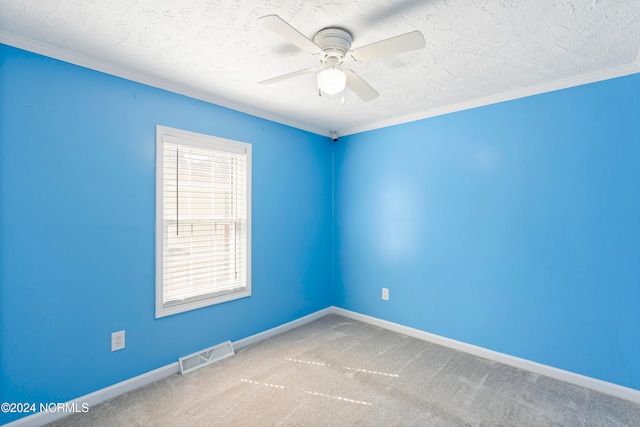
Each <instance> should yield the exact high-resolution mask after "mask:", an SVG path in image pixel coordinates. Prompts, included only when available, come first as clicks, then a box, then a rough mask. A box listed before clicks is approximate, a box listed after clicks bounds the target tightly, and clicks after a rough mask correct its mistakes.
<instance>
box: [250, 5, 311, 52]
mask: <svg viewBox="0 0 640 427" xmlns="http://www.w3.org/2000/svg"><path fill="white" fill-rule="evenodd" d="M258 22H260V23H261V24H262V25H263V26H264V27H266V28H268V29H270V30H271V31H273V32H274V33H276V34H278V35H279V36H280V37H282V38H284V39H285V40H287V41H289V42H290V43H291V44H294V45H295V46H298V47H299V48H300V49H302V50H304V51H305V52H308V53H310V54H312V55H315V54H318V53H322V49H320V48H319V47H318V46H317V45H316V44H315V43H314V42H312V41H311V40H309V39H308V38H307V37H305V36H304V35H303V34H302V33H300V32H299V31H298V30H296V29H295V28H293V27H292V26H291V25H289V24H287V23H286V22H285V21H283V20H282V18H280V17H279V16H278V15H267V16H263V17H262V18H259V19H258Z"/></svg>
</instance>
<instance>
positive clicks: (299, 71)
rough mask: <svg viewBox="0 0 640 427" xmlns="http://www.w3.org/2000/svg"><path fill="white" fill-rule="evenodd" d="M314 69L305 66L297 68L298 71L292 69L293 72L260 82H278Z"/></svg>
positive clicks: (262, 83) (267, 83) (263, 83)
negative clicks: (301, 68)
mask: <svg viewBox="0 0 640 427" xmlns="http://www.w3.org/2000/svg"><path fill="white" fill-rule="evenodd" d="M313 71H315V70H313V69H311V68H305V69H304V70H298V71H294V72H293V73H289V74H283V75H281V76H278V77H274V78H272V79H268V80H263V81H261V82H260V84H261V85H270V84H272V83H278V82H281V81H283V80H287V79H290V78H293V77H298V76H302V75H303V74H307V73H311V72H313Z"/></svg>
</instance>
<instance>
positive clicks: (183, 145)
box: [157, 127, 251, 317]
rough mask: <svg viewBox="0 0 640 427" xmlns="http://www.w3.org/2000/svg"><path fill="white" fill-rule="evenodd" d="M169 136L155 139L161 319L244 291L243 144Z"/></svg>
mask: <svg viewBox="0 0 640 427" xmlns="http://www.w3.org/2000/svg"><path fill="white" fill-rule="evenodd" d="M159 128H160V127H159ZM165 129H166V128H161V129H159V131H160V130H165ZM171 131H173V132H171ZM171 131H164V132H163V133H162V135H161V137H159V138H158V140H159V141H158V145H161V147H159V149H160V151H162V154H161V155H160V153H158V160H159V164H161V166H162V180H161V183H159V184H160V185H161V187H162V195H161V196H160V195H159V194H158V196H159V197H161V203H158V202H157V203H158V205H161V207H160V206H159V207H158V209H159V212H158V213H157V214H158V217H160V216H161V217H162V219H161V224H162V230H161V231H160V230H158V231H160V233H161V239H162V248H161V252H162V253H161V254H158V257H157V258H158V261H160V262H161V264H162V269H161V271H158V270H159V269H157V272H158V273H160V274H161V276H162V288H161V289H160V292H161V294H162V295H161V300H159V301H157V311H158V309H159V311H160V312H161V315H168V314H174V313H177V312H181V311H185V310H189V309H192V308H199V307H202V306H206V305H211V304H215V303H218V302H223V301H228V300H230V299H235V298H240V297H244V296H248V295H249V294H250V274H249V265H250V264H249V253H250V252H249V243H250V241H249V235H250V233H249V230H250V223H249V217H250V215H249V206H250V197H249V196H250V182H249V177H250V174H249V167H250V159H251V156H250V155H251V151H250V146H249V145H248V144H244V143H239V142H234V141H228V140H221V139H218V138H213V137H206V136H203V135H197V137H196V136H194V135H193V134H190V133H188V132H184V131H178V132H176V131H175V130H171ZM160 157H161V161H160ZM159 219H160V218H158V220H159ZM158 225H159V224H158ZM158 250H160V247H159V248H158ZM160 258H161V259H160ZM158 286H159V284H158ZM158 305H160V307H158ZM157 317H159V316H157Z"/></svg>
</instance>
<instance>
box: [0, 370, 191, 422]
mask: <svg viewBox="0 0 640 427" xmlns="http://www.w3.org/2000/svg"><path fill="white" fill-rule="evenodd" d="M178 372H180V369H179V367H178V362H175V363H171V364H170V365H166V366H163V367H161V368H158V369H154V370H153V371H149V372H147V373H145V374H142V375H138V376H137V377H133V378H129V379H128V380H125V381H122V382H119V383H117V384H114V385H111V386H109V387H105V388H103V389H100V390H98V391H94V392H93V393H89V394H85V395H84V396H82V397H79V398H77V399H73V400H71V401H69V402H67V403H66V404H67V405H68V406H71V407H74V406H77V407H79V408H81V407H82V405H83V404H87V405H89V408H91V407H92V406H95V405H97V404H99V403H102V402H106V401H107V400H109V399H113V398H114V397H116V396H120V395H121V394H124V393H127V392H130V391H131V390H135V389H137V388H140V387H144V386H145V385H147V384H151V383H153V382H156V381H158V380H161V379H163V378H167V377H170V376H171V375H173V374H177V373H178ZM68 415H70V414H69V413H67V412H38V413H36V414H33V415H29V416H27V417H24V418H20V419H19V420H15V421H12V422H10V423H9V424H5V425H4V427H17V426H20V427H32V426H33V427H38V426H41V425H43V424H47V423H51V422H53V421H56V420H59V419H60V418H64V417H66V416H68Z"/></svg>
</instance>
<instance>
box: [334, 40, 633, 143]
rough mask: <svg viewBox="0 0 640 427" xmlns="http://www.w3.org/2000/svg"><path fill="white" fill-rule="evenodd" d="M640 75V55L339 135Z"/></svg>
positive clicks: (344, 130) (345, 130) (348, 130)
mask: <svg viewBox="0 0 640 427" xmlns="http://www.w3.org/2000/svg"><path fill="white" fill-rule="evenodd" d="M636 73H640V53H639V54H638V59H637V60H636V62H635V63H632V64H629V65H623V66H620V67H616V68H609V69H606V70H601V71H595V72H593V73H587V74H581V75H579V76H575V77H569V78H567V79H562V80H556V81H553V82H549V83H543V84H540V85H536V86H531V87H526V88H522V89H516V90H512V91H508V92H504V93H500V94H497V95H491V96H487V97H484V98H478V99H474V100H471V101H466V102H461V103H458V104H454V105H448V106H445V107H441V108H434V109H433V110H428V111H423V112H420V113H415V114H409V115H406V116H402V117H397V118H394V119H390V120H382V121H379V122H375V123H368V124H365V125H362V126H355V127H352V128H349V129H343V130H341V131H340V132H339V134H340V135H341V136H346V135H353V134H356V133H361V132H367V131H370V130H375V129H380V128H385V127H389V126H394V125H399V124H403V123H409V122H415V121H418V120H422V119H427V118H429V117H436V116H442V115H444V114H449V113H455V112H458V111H464V110H470V109H472V108H476V107H483V106H486V105H491V104H497V103H499V102H504V101H512V100H514V99H519V98H525V97H527V96H533V95H539V94H542V93H546V92H553V91H556V90H561V89H568V88H570V87H574V86H581V85H585V84H589V83H595V82H599V81H603V80H609V79H614V78H616V77H623V76H628V75H630V74H636Z"/></svg>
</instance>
